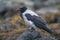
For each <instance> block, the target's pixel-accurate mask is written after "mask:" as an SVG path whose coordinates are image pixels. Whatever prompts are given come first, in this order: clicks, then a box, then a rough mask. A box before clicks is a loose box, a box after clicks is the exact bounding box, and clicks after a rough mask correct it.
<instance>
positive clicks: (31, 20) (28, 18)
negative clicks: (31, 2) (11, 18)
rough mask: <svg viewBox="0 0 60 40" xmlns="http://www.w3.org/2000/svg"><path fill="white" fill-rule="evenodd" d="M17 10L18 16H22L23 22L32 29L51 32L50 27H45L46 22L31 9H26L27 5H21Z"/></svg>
mask: <svg viewBox="0 0 60 40" xmlns="http://www.w3.org/2000/svg"><path fill="white" fill-rule="evenodd" d="M17 11H18V12H20V13H19V14H20V16H21V17H22V18H23V20H24V21H25V23H26V24H27V25H28V26H29V27H31V28H32V29H36V28H39V29H43V30H45V31H47V32H49V33H50V34H52V33H53V32H52V31H51V29H49V28H48V27H47V23H46V22H45V21H44V20H43V19H42V18H41V17H40V16H39V15H37V14H36V13H35V12H33V11H32V10H30V9H28V8H27V7H22V8H18V9H17Z"/></svg>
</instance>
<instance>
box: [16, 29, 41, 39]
mask: <svg viewBox="0 0 60 40" xmlns="http://www.w3.org/2000/svg"><path fill="white" fill-rule="evenodd" d="M37 38H41V36H40V33H39V32H36V31H34V30H26V31H25V32H23V34H21V35H20V36H19V37H18V38H17V39H16V40H35V39H37Z"/></svg>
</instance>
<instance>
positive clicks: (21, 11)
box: [17, 6, 27, 17]
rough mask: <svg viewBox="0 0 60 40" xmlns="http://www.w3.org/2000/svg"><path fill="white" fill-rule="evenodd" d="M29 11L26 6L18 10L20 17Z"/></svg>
mask: <svg viewBox="0 0 60 40" xmlns="http://www.w3.org/2000/svg"><path fill="white" fill-rule="evenodd" d="M26 10H27V8H26V7H25V6H24V7H22V8H18V9H17V12H19V14H20V16H21V17H22V14H23V13H24V12H25V11H26Z"/></svg>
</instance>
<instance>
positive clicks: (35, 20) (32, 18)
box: [25, 14, 52, 33]
mask: <svg viewBox="0 0 60 40" xmlns="http://www.w3.org/2000/svg"><path fill="white" fill-rule="evenodd" d="M25 16H26V17H27V19H28V20H30V21H32V22H33V23H34V24H35V26H37V27H38V28H40V29H43V30H45V31H47V32H49V33H52V31H51V30H50V29H49V28H47V23H46V22H45V21H44V20H43V19H41V18H40V17H38V16H35V15H33V16H32V15H30V14H26V15H25Z"/></svg>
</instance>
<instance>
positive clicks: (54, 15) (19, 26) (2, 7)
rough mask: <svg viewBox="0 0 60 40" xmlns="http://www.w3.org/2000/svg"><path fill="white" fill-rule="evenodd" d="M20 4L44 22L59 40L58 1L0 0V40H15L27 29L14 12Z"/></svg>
mask: <svg viewBox="0 0 60 40" xmlns="http://www.w3.org/2000/svg"><path fill="white" fill-rule="evenodd" d="M20 4H23V5H26V7H27V8H29V9H31V10H33V11H34V12H36V13H37V14H38V15H39V16H41V17H42V18H43V19H44V20H46V22H47V23H48V26H49V27H50V28H51V29H52V30H53V31H54V32H55V33H56V34H57V37H58V39H59V40H60V0H0V40H15V39H16V38H17V36H18V35H20V34H21V33H22V32H23V31H24V30H26V29H27V28H28V26H27V25H26V24H25V23H24V21H23V19H22V18H21V17H20V15H19V14H18V13H17V12H16V11H15V10H16V8H18V7H20V6H21V5H20ZM37 31H39V29H37ZM40 32H41V34H42V36H47V35H48V33H46V32H44V31H43V32H42V31H40Z"/></svg>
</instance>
